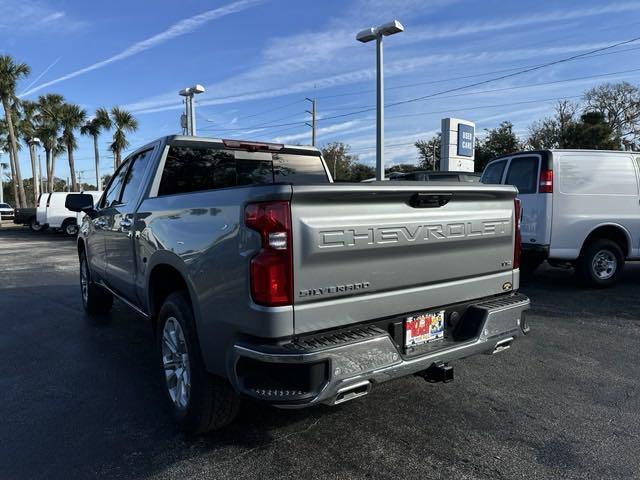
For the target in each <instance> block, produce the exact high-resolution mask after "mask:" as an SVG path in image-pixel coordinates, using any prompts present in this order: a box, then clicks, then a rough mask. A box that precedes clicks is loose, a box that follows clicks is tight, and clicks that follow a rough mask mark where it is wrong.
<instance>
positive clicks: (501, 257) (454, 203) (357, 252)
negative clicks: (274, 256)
mask: <svg viewBox="0 0 640 480" xmlns="http://www.w3.org/2000/svg"><path fill="white" fill-rule="evenodd" d="M292 188H293V194H292V198H291V215H292V226H293V256H294V257H293V270H294V272H293V273H294V274H293V278H294V330H295V332H296V334H301V333H304V332H310V331H317V330H323V329H327V328H333V327H338V326H343V325H349V324H352V323H357V322H362V321H366V320H371V319H376V318H382V317H385V316H391V315H397V314H400V313H404V312H413V311H418V310H428V309H430V308H434V307H438V306H442V305H447V304H451V303H456V302H461V301H466V300H472V299H475V298H482V297H486V296H488V295H494V294H498V293H503V292H504V291H505V290H508V289H509V288H510V287H511V285H512V284H513V282H514V274H513V265H512V261H513V253H514V236H515V232H514V218H513V215H514V198H515V193H516V191H515V189H514V188H513V187H511V186H495V185H491V186H489V185H477V184H474V185H461V184H448V185H445V184H441V183H438V184H427V183H414V182H412V183H411V185H407V184H402V183H401V182H393V183H374V184H363V185H358V184H343V185H341V184H333V185H323V186H303V185H294V186H293V187H292ZM515 280H517V279H515Z"/></svg>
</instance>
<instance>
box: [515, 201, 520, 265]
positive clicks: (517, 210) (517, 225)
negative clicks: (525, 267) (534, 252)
mask: <svg viewBox="0 0 640 480" xmlns="http://www.w3.org/2000/svg"><path fill="white" fill-rule="evenodd" d="M513 207H514V208H513V215H514V219H513V228H515V230H516V232H515V235H514V236H515V238H514V245H513V268H520V256H521V250H522V246H521V241H522V238H521V236H520V215H521V214H522V209H521V206H520V199H519V198H515V199H514V200H513Z"/></svg>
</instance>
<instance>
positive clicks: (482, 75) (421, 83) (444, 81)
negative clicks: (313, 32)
mask: <svg viewBox="0 0 640 480" xmlns="http://www.w3.org/2000/svg"><path fill="white" fill-rule="evenodd" d="M635 50H640V47H632V48H625V49H621V50H616V51H615V52H606V53H597V54H593V55H589V56H586V57H583V58H580V59H576V60H583V59H587V60H588V59H590V58H596V57H602V56H606V55H617V54H619V53H626V52H631V51H635ZM539 65H543V64H535V65H519V66H516V67H510V68H504V69H501V70H492V71H489V72H483V73H475V74H473V75H463V76H456V77H449V78H443V79H439V80H429V81H425V82H415V83H405V84H403V85H395V86H392V87H386V88H385V90H398V89H401V88H409V87H418V86H422V85H434V84H438V83H446V82H453V81H455V80H465V79H467V78H477V77H484V76H485V75H493V74H496V73H504V72H513V71H514V70H519V69H522V68H530V67H535V66H539ZM372 92H375V89H373V88H372V89H368V90H358V91H357V92H346V93H337V94H335V95H322V96H318V97H317V98H320V99H326V98H338V97H349V96H357V95H362V94H365V93H372ZM336 109H337V108H334V110H336Z"/></svg>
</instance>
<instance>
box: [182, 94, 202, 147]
mask: <svg viewBox="0 0 640 480" xmlns="http://www.w3.org/2000/svg"><path fill="white" fill-rule="evenodd" d="M204 92H205V89H204V87H203V86H202V85H200V84H196V85H194V86H193V87H187V88H183V89H182V90H180V91H179V92H178V95H180V96H181V97H185V117H186V128H187V135H192V136H195V135H196V109H195V104H194V103H193V97H194V95H199V94H201V93H204Z"/></svg>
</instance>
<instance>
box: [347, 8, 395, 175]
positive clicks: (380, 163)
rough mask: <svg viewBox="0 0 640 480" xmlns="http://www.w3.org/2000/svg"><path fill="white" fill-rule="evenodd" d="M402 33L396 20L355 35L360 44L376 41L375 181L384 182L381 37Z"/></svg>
mask: <svg viewBox="0 0 640 480" xmlns="http://www.w3.org/2000/svg"><path fill="white" fill-rule="evenodd" d="M400 32H404V27H403V26H402V24H401V23H400V22H399V21H398V20H393V21H391V22H388V23H385V24H382V25H379V26H377V27H371V28H367V29H366V30H362V31H361V32H359V33H358V34H357V35H356V40H358V41H359V42H362V43H367V42H371V41H373V40H375V41H376V78H377V82H376V93H377V95H376V96H377V106H376V180H384V74H383V62H382V37H388V36H389V35H393V34H395V33H400Z"/></svg>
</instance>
